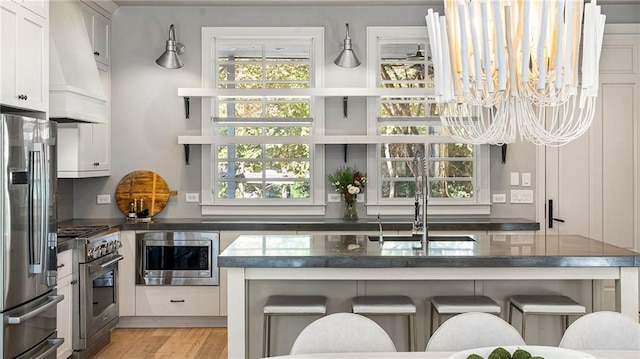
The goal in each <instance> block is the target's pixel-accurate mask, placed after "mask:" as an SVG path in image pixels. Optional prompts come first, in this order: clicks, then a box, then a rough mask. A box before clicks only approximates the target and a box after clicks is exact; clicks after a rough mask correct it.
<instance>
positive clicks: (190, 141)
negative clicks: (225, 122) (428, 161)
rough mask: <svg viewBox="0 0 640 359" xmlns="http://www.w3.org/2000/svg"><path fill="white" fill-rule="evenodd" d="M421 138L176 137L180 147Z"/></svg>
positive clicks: (417, 139)
mask: <svg viewBox="0 0 640 359" xmlns="http://www.w3.org/2000/svg"><path fill="white" fill-rule="evenodd" d="M422 140H423V139H422V136H410V135H397V136H366V135H364V136H362V135H361V136H310V137H298V136H281V137H229V136H178V144H181V145H212V144H236V143H249V144H267V143H278V144H306V143H311V144H318V145H345V144H348V145H351V144H364V145H367V144H377V143H418V142H421V141H422Z"/></svg>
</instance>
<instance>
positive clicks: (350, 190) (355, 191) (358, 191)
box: [347, 185, 360, 194]
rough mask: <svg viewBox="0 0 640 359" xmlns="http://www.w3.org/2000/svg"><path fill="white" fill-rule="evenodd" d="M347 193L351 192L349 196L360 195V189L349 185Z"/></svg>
mask: <svg viewBox="0 0 640 359" xmlns="http://www.w3.org/2000/svg"><path fill="white" fill-rule="evenodd" d="M347 191H348V192H349V194H358V193H360V187H356V186H353V185H348V186H347Z"/></svg>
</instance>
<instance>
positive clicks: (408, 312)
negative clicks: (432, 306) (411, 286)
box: [351, 295, 416, 351]
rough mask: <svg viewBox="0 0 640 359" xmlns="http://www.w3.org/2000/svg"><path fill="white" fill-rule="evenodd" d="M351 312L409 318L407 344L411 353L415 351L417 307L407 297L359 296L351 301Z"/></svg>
mask: <svg viewBox="0 0 640 359" xmlns="http://www.w3.org/2000/svg"><path fill="white" fill-rule="evenodd" d="M351 310H352V311H353V313H355V314H360V315H365V316H372V315H404V316H406V317H407V342H408V345H409V346H408V348H409V351H414V350H415V343H416V326H415V318H416V305H415V303H414V302H413V300H411V298H409V297H407V296H405V295H381V296H375V295H371V296H368V295H367V296H358V297H353V298H352V299H351Z"/></svg>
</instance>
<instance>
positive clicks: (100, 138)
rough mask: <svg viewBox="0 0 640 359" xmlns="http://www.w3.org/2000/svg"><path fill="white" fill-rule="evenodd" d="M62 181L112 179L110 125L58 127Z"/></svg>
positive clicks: (93, 124) (61, 125)
mask: <svg viewBox="0 0 640 359" xmlns="http://www.w3.org/2000/svg"><path fill="white" fill-rule="evenodd" d="M58 141H59V143H60V146H58V178H81V177H101V176H109V174H110V172H109V166H110V163H109V162H110V148H109V124H108V123H106V124H102V123H61V124H59V125H58Z"/></svg>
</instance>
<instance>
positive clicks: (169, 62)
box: [156, 24, 185, 69]
mask: <svg viewBox="0 0 640 359" xmlns="http://www.w3.org/2000/svg"><path fill="white" fill-rule="evenodd" d="M184 51H185V48H184V45H183V44H182V43H179V42H176V32H175V30H174V29H173V24H171V27H169V40H167V48H166V50H165V51H164V53H163V54H162V55H160V57H158V59H157V60H156V64H158V65H160V66H162V67H166V68H168V69H179V68H181V67H182V66H184V64H183V63H182V61H180V58H179V57H178V55H182V54H184Z"/></svg>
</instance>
